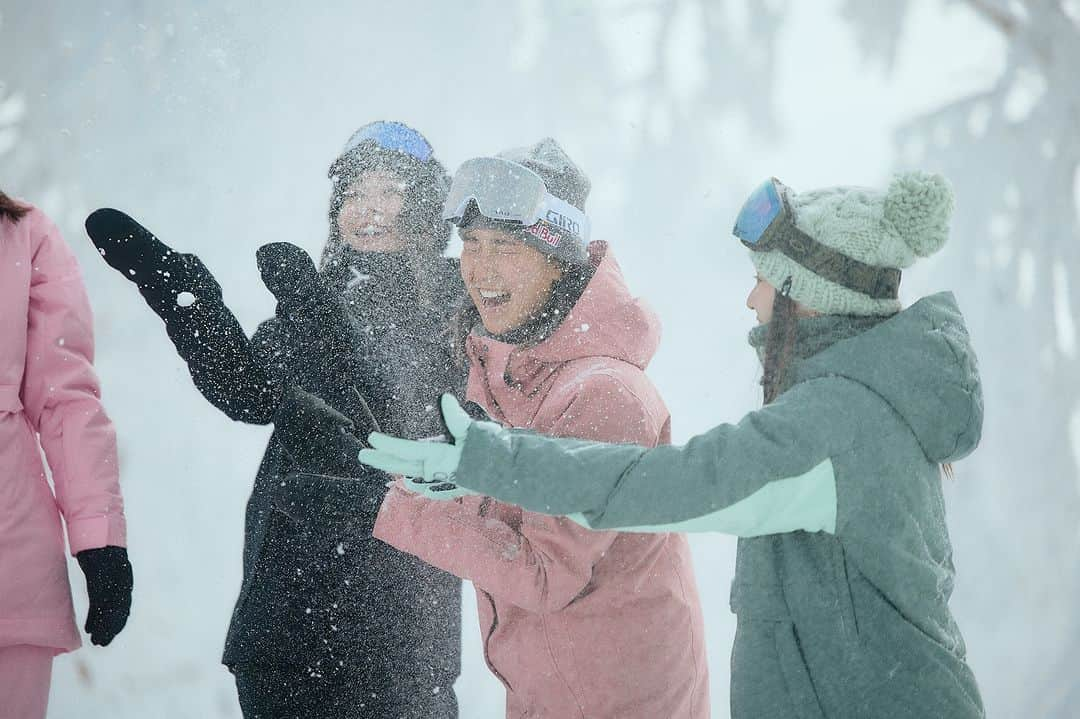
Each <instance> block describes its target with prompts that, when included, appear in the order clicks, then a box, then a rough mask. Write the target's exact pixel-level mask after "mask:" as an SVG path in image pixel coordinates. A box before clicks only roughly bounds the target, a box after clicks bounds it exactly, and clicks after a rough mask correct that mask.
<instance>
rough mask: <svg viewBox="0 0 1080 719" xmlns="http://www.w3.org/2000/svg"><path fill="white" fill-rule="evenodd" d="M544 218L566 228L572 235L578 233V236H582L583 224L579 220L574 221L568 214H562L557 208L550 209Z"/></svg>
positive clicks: (561, 227)
mask: <svg viewBox="0 0 1080 719" xmlns="http://www.w3.org/2000/svg"><path fill="white" fill-rule="evenodd" d="M544 219H545V220H547V221H548V222H550V223H551V224H553V225H555V226H556V227H558V228H560V229H563V230H566V231H567V232H569V233H570V234H572V235H577V236H578V237H580V236H581V225H580V224H578V223H577V222H574V221H573V220H571V219H570V218H569V217H567V216H566V215H561V214H559V213H558V212H556V211H555V210H548V211H547V217H545V218H544Z"/></svg>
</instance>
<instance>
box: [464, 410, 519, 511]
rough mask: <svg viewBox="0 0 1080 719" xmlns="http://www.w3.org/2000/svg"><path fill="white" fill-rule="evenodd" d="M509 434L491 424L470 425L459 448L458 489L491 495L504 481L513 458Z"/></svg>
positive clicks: (474, 423) (476, 423)
mask: <svg viewBox="0 0 1080 719" xmlns="http://www.w3.org/2000/svg"><path fill="white" fill-rule="evenodd" d="M512 457H513V455H512V451H511V447H510V433H509V431H507V430H505V429H503V428H502V427H500V426H499V425H497V424H495V423H494V422H473V423H472V424H471V425H469V433H468V434H467V435H466V436H465V442H464V443H463V445H462V448H461V458H460V459H459V460H458V466H457V478H456V480H455V481H456V482H457V483H458V485H459V486H462V487H465V488H466V489H471V490H473V491H474V492H479V493H480V494H482V495H487V496H497V494H493V492H495V491H496V490H497V489H499V488H500V486H502V485H504V484H505V482H502V481H501V477H503V476H504V475H505V474H506V472H507V470H508V469H509V463H510V461H511V459H512Z"/></svg>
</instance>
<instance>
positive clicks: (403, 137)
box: [341, 121, 432, 162]
mask: <svg viewBox="0 0 1080 719" xmlns="http://www.w3.org/2000/svg"><path fill="white" fill-rule="evenodd" d="M365 140H371V141H372V142H374V143H375V144H376V145H378V146H379V147H381V148H382V149H384V150H396V151H398V152H403V153H405V154H406V155H411V156H412V157H415V158H416V159H417V160H419V161H420V162H427V161H428V160H429V159H431V155H432V149H431V145H429V144H428V141H427V140H425V139H424V137H423V135H421V134H420V133H419V132H417V131H416V130H414V129H412V128H411V127H409V126H408V125H404V124H402V123H400V122H386V121H379V122H373V123H371V124H369V125H364V126H363V127H361V128H360V129H359V130H357V131H356V132H354V133H353V136H352V137H350V138H349V141H348V142H347V143H345V149H344V150H342V151H341V154H342V155H344V154H345V153H347V152H349V151H350V150H354V149H356V148H357V147H359V146H360V143H362V142H364V141H365Z"/></svg>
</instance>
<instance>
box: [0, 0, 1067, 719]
mask: <svg viewBox="0 0 1080 719" xmlns="http://www.w3.org/2000/svg"><path fill="white" fill-rule="evenodd" d="M309 5H314V4H309ZM1077 68H1080V2H1077V0H1066V1H1063V2H1056V1H1051V0H1041V1H1036V0H1029V1H1028V2H1018V1H1017V0H1012V1H1011V2H1005V1H1004V0H1002V1H1000V2H999V1H997V0H969V1H968V2H959V1H951V2H950V1H949V0H910V1H908V0H892V1H890V2H887V3H870V2H862V1H859V0H846V1H845V0H805V1H803V0H800V2H797V3H796V2H794V1H789V2H784V1H783V0H773V1H771V2H753V1H752V0H607V1H604V2H591V3H585V2H569V1H564V2H556V1H554V0H552V1H550V2H545V1H544V0H513V1H509V0H476V1H470V2H437V1H434V0H432V1H430V2H417V1H414V0H397V1H396V2H387V1H386V0H368V1H367V2H351V3H344V2H341V3H318V4H317V7H314V8H313V7H303V8H302V9H301V6H300V5H299V4H297V3H287V2H264V3H257V4H256V3H250V4H248V3H242V2H228V3H214V2H208V1H206V0H174V2H171V3H169V4H168V7H166V6H165V4H162V3H151V2H147V1H139V0H126V1H121V0H103V1H101V2H94V3H83V2H76V1H75V0H71V1H70V2H60V1H55V0H54V1H49V0H0V187H3V188H4V189H5V190H7V191H8V192H9V193H13V194H16V195H20V196H22V197H25V198H27V199H30V200H32V201H34V202H35V203H37V204H39V205H40V206H42V207H43V208H44V209H45V210H46V211H47V212H48V213H49V214H51V215H52V216H53V217H54V218H55V219H56V220H57V222H58V223H59V224H60V226H61V228H62V229H63V230H64V232H65V234H66V236H67V238H68V240H69V242H70V244H71V245H72V246H73V247H74V248H75V250H76V252H77V253H78V255H79V258H80V260H81V261H82V263H83V268H84V272H85V276H86V280H87V283H88V285H89V290H90V294H91V297H92V298H93V301H94V303H95V309H96V327H97V332H98V354H99V357H98V367H99V370H100V374H101V378H102V383H103V389H104V398H105V401H106V405H107V407H108V409H109V411H110V413H111V414H112V416H113V418H114V420H115V422H116V424H117V426H118V428H119V432H120V439H121V459H122V464H123V469H124V489H125V493H126V499H127V507H128V516H129V524H130V544H131V556H132V562H133V564H134V567H135V577H136V594H135V606H134V610H133V614H132V618H131V621H130V623H129V625H128V628H127V630H126V631H125V632H124V633H123V634H122V635H121V636H120V637H119V638H118V639H117V640H116V641H115V642H114V644H113V645H112V646H110V647H108V648H105V649H101V648H98V647H90V646H87V647H85V648H84V649H82V650H81V651H79V652H77V653H74V654H70V655H66V656H63V657H61V658H59V659H58V660H57V662H56V670H55V677H54V684H53V689H52V696H51V712H50V716H53V717H58V718H61V719H65V718H72V719H74V718H76V717H78V718H79V719H87V718H90V717H111V718H115V719H123V718H126V717H140V718H141V717H162V718H165V717H239V716H240V713H239V709H238V707H237V704H236V700H235V690H234V687H233V685H232V682H231V677H230V675H229V674H228V673H227V671H226V670H225V669H224V668H223V667H222V666H221V665H220V664H219V663H218V662H219V658H220V652H221V646H222V640H223V637H224V633H225V627H226V625H227V622H228V619H229V614H230V611H231V609H232V605H233V601H234V599H235V598H236V593H237V590H238V587H239V583H240V549H241V541H242V518H243V508H244V502H245V501H246V498H247V496H248V493H249V491H250V488H251V482H252V479H253V477H254V474H255V469H256V466H257V463H258V459H259V456H260V453H261V451H262V448H263V446H264V443H265V441H266V437H267V431H266V430H265V429H261V428H252V427H248V426H244V425H240V424H233V423H231V422H229V421H228V420H226V419H225V418H224V417H223V416H222V415H220V414H218V413H217V412H216V411H214V410H213V409H211V408H210V407H209V405H207V404H206V403H205V402H204V401H203V400H202V399H201V398H200V397H199V396H198V395H197V393H196V392H195V391H194V389H193V388H192V385H191V382H190V380H189V378H188V376H187V373H186V370H185V369H184V367H183V366H182V365H181V363H180V362H179V360H178V359H177V358H176V355H175V354H174V352H173V351H172V348H171V346H170V344H169V343H168V342H167V340H166V337H165V333H164V331H163V327H162V325H161V323H160V321H159V320H158V319H157V318H156V317H154V316H153V315H152V314H151V313H150V311H149V310H147V308H146V307H145V306H144V305H143V303H142V302H141V300H140V299H139V298H138V297H137V294H136V292H135V290H134V288H133V287H132V286H131V285H130V284H129V283H127V282H124V281H122V280H121V279H120V277H118V276H117V275H116V273H114V272H113V271H112V270H111V269H109V268H107V267H106V266H105V264H104V263H103V262H102V261H101V260H100V258H99V257H96V256H95V253H94V252H93V250H92V247H91V245H90V243H89V242H88V241H87V240H86V237H85V233H84V232H83V229H82V220H83V218H84V217H85V216H86V214H87V213H88V212H89V211H91V210H93V209H94V208H96V207H99V206H103V205H106V206H114V207H118V208H122V209H125V210H127V211H129V212H131V213H132V214H133V215H135V216H136V217H137V218H139V219H141V220H142V221H143V222H144V223H145V224H147V225H148V226H149V227H150V228H152V229H153V230H154V231H155V232H157V233H158V234H159V235H160V236H161V237H162V238H163V239H164V240H166V241H167V242H170V243H172V244H173V245H174V246H176V247H178V248H181V249H183V250H186V251H192V252H198V253H199V254H200V255H201V256H202V258H203V259H204V260H205V261H206V264H207V265H208V266H209V267H210V268H211V269H212V270H213V271H214V272H215V273H216V274H217V275H218V277H219V279H220V280H221V282H222V285H223V286H224V288H225V296H226V300H227V301H228V302H229V304H230V306H231V307H233V308H234V309H235V310H236V312H237V314H238V315H239V317H240V319H241V321H242V322H243V323H244V325H245V327H247V328H248V329H249V330H251V329H253V328H254V327H255V326H256V324H257V323H258V322H259V321H260V320H261V319H263V318H264V317H267V316H269V314H271V313H272V311H273V304H272V300H271V296H270V294H269V293H268V292H266V290H265V289H264V288H263V287H262V286H261V283H260V281H259V277H258V272H257V270H256V268H255V263H254V259H253V258H254V251H255V249H256V248H257V247H258V246H259V245H260V244H262V243H265V242H271V241H278V240H289V241H292V242H295V243H297V244H299V245H301V246H303V247H305V248H306V249H308V250H309V251H311V252H312V253H313V254H314V253H316V252H317V251H318V250H319V249H320V247H321V245H322V243H323V241H324V239H325V237H326V208H327V201H328V197H329V187H330V186H329V181H328V180H327V179H326V169H327V167H328V165H329V163H330V161H331V160H332V159H333V158H334V157H335V156H336V155H337V153H338V151H339V150H340V149H341V146H342V145H343V144H344V142H345V140H346V139H347V138H348V136H349V135H350V134H351V133H352V131H353V130H355V129H356V128H357V127H359V126H360V125H362V124H364V123H366V122H369V121H371V120H376V119H400V120H404V121H406V122H408V123H410V124H413V125H414V126H416V127H417V128H419V129H420V130H421V131H422V132H424V133H425V134H426V135H427V136H428V138H429V139H430V140H431V142H432V144H433V145H434V147H435V150H436V154H437V155H438V157H439V158H441V159H442V160H443V162H444V163H445V164H447V166H448V167H450V168H451V169H453V168H456V167H457V165H458V164H459V163H460V162H462V161H463V160H465V159H467V158H468V157H471V156H475V155H480V154H490V153H493V152H495V151H498V150H501V149H503V148H505V147H508V146H514V145H522V144H527V143H531V142H534V141H535V140H537V139H539V138H540V137H543V136H545V135H551V136H554V137H555V138H557V139H558V140H559V141H560V142H561V143H562V144H563V145H564V147H566V148H567V150H568V151H569V153H570V154H571V156H572V157H574V158H575V159H576V160H577V161H578V162H579V164H580V165H581V166H582V167H583V168H585V170H586V171H587V172H588V173H589V174H590V176H591V178H592V181H593V187H594V191H593V194H592V197H591V198H590V200H589V211H590V215H591V216H592V219H593V227H594V234H595V235H596V236H597V237H600V238H605V239H608V240H610V241H611V242H612V244H613V247H614V249H615V251H616V253H617V255H618V257H619V258H620V260H621V262H622V264H623V267H624V269H625V270H626V273H627V275H628V279H629V282H630V285H631V287H632V288H633V289H634V290H635V291H636V292H638V293H639V294H642V295H644V296H646V297H647V298H648V299H649V300H650V301H651V302H652V304H653V305H654V307H655V308H656V309H657V310H658V311H659V312H660V314H661V316H662V318H663V320H664V323H665V340H664V343H663V345H662V348H661V352H660V354H659V356H658V358H657V360H656V362H655V364H654V365H653V367H652V369H651V375H652V377H653V379H654V380H655V382H656V383H657V384H658V385H659V387H660V389H661V390H662V392H663V394H664V396H665V397H666V399H667V401H668V404H669V405H670V408H671V410H672V413H673V415H674V430H675V435H676V441H681V440H684V439H686V438H687V437H689V436H690V435H692V434H694V433H696V432H700V431H702V430H705V429H707V428H709V427H710V426H712V425H714V424H716V423H718V422H721V421H725V420H733V419H737V418H738V417H740V416H741V415H742V413H744V412H745V411H747V410H749V409H751V408H753V407H754V406H755V405H756V404H757V402H758V396H759V395H758V393H759V388H758V387H757V384H756V380H757V376H758V374H757V367H756V361H755V359H754V357H753V353H752V352H751V351H750V350H749V348H748V347H747V346H746V343H745V335H746V331H747V330H748V329H749V327H750V325H751V322H752V319H753V318H752V315H751V313H750V312H749V311H747V310H746V309H745V308H744V306H743V301H744V298H745V295H746V292H747V291H748V290H749V288H750V286H751V284H752V280H751V277H752V275H753V270H752V268H751V265H750V263H749V262H748V261H747V260H746V258H745V257H744V254H743V251H742V250H741V249H740V247H739V246H738V245H737V243H736V242H735V241H734V240H732V238H731V237H730V228H731V224H732V219H733V216H734V212H735V210H736V209H737V207H738V205H739V204H740V203H741V201H742V199H743V198H744V197H745V195H746V194H747V192H748V191H749V189H751V188H752V187H753V186H754V185H755V184H756V183H757V182H759V181H760V180H761V179H762V178H764V177H766V176H768V175H776V176H778V177H780V178H781V179H783V180H784V181H785V182H786V183H787V184H789V185H791V186H792V187H794V188H796V189H807V188H813V187H817V186H823V185H831V184H864V185H882V184H884V183H885V182H887V179H888V176H889V173H890V172H891V171H892V170H894V169H897V168H900V167H910V166H922V167H927V168H930V169H937V170H942V171H944V172H946V173H947V174H948V175H949V176H950V177H951V178H952V179H953V181H954V183H955V186H956V191H957V195H958V200H959V207H958V211H957V216H956V218H955V221H954V224H953V236H952V240H951V242H950V244H949V245H947V246H946V249H945V250H944V251H943V252H942V253H940V255H939V256H937V257H935V258H933V259H932V260H931V261H928V262H924V263H922V264H921V265H917V266H916V267H915V268H914V269H913V270H912V271H910V272H908V273H906V275H905V281H904V287H903V289H902V294H903V297H904V299H905V300H906V301H908V302H910V301H912V300H913V299H915V298H917V297H918V296H919V295H920V294H922V293H925V292H930V291H935V290H938V289H945V288H949V289H953V290H955V291H956V292H957V294H958V296H959V300H960V304H961V306H962V308H963V309H964V310H965V312H966V313H967V316H968V318H969V321H970V325H971V329H972V333H973V335H974V340H975V344H976V346H977V348H978V349H979V351H980V358H981V362H982V370H983V377H984V381H985V384H986V404H987V416H986V426H985V432H984V436H983V445H982V447H981V449H980V450H979V451H978V452H977V453H976V454H975V455H974V456H973V457H972V458H971V459H969V460H967V461H965V462H963V463H961V464H960V465H959V466H958V467H957V478H956V479H955V481H949V482H947V497H948V502H949V512H950V523H951V530H952V536H953V543H954V548H955V559H956V564H957V568H958V571H959V576H958V586H957V590H956V593H955V595H954V600H953V605H952V606H953V608H954V611H955V613H956V615H957V617H958V619H959V622H960V624H961V627H962V629H963V630H964V632H965V635H966V638H967V641H968V648H969V652H970V657H971V663H972V664H973V666H974V669H975V672H976V675H977V677H978V679H979V681H980V684H981V687H982V690H983V693H984V696H985V699H986V702H987V705H988V709H989V713H990V715H991V716H999V717H1011V716H1040V717H1065V716H1075V714H1074V713H1073V712H1075V711H1076V709H1075V707H1076V706H1077V705H1078V702H1080V679H1078V672H1077V666H1080V613H1078V612H1077V611H1076V607H1077V606H1078V604H1077V601H1078V600H1077V597H1078V596H1080V481H1078V478H1080V469H1078V464H1080V363H1078V359H1077V351H1078V346H1077V343H1078V338H1077V328H1076V321H1077V319H1078V318H1080V230H1078V221H1080V220H1078V213H1080V186H1078V185H1080V175H1078V170H1077V163H1078V160H1080V133H1078V132H1077V129H1078V128H1080V84H1078V83H1077V82H1076V80H1075V73H1076V71H1077ZM693 547H694V553H695V560H696V562H697V568H698V581H699V583H700V585H701V590H702V599H703V601H704V603H705V606H706V621H707V628H708V632H709V636H708V641H709V654H710V666H711V674H712V698H713V706H714V716H716V717H726V716H727V696H728V681H729V672H728V653H729V650H730V647H731V639H732V636H733V632H734V618H733V616H732V615H731V614H730V612H729V610H728V604H727V599H728V586H729V582H730V579H731V573H732V571H733V568H734V548H735V544H734V541H733V540H730V539H727V538H724V537H695V538H694V539H693ZM71 567H72V569H73V574H72V579H73V583H74V586H75V587H76V603H77V610H78V612H79V615H80V622H81V619H82V615H83V613H84V608H85V603H86V600H85V593H84V591H83V580H82V577H81V575H79V573H78V570H77V567H76V565H75V564H74V563H72V564H71ZM473 601H474V598H473V594H472V591H471V589H467V591H466V592H465V598H464V611H465V617H466V621H465V636H464V654H465V657H464V661H465V670H464V673H463V676H462V677H461V680H460V682H459V683H458V685H457V689H458V692H459V698H460V703H461V708H462V712H461V713H462V716H463V717H468V718H470V719H472V718H478V719H484V718H487V717H500V716H502V706H503V697H502V689H501V686H500V685H499V684H498V682H497V681H496V680H494V679H493V678H492V677H490V676H489V675H488V673H487V671H486V669H485V668H484V665H483V661H482V658H481V654H480V647H479V641H478V636H477V634H478V632H477V627H476V613H475V607H474V604H473Z"/></svg>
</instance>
